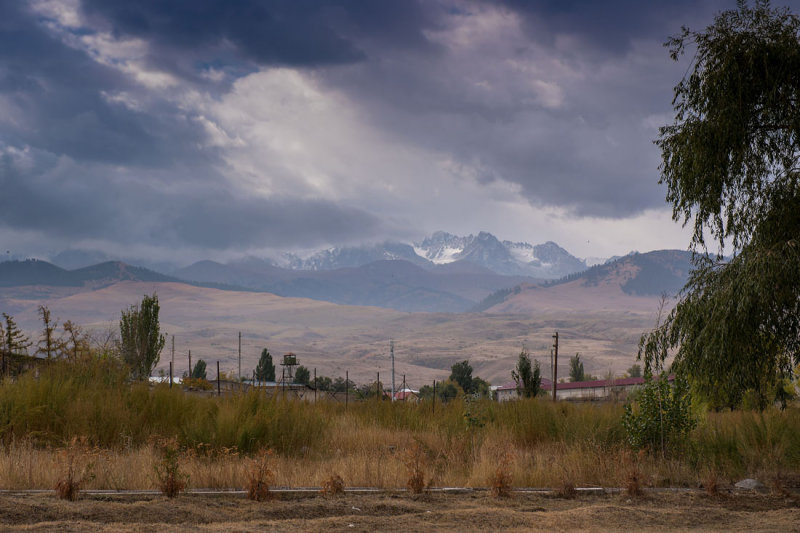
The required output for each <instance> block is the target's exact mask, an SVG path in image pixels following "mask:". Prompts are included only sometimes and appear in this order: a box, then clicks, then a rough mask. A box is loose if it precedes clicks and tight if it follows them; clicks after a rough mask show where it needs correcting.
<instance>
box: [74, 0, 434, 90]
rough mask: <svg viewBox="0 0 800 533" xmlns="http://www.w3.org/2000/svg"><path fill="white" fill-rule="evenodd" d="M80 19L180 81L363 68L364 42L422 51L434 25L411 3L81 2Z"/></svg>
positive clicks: (260, 0) (276, 0)
mask: <svg viewBox="0 0 800 533" xmlns="http://www.w3.org/2000/svg"><path fill="white" fill-rule="evenodd" d="M82 7H83V12H84V13H85V14H86V15H87V16H88V18H89V19H90V20H93V21H94V22H95V23H97V24H99V25H101V26H102V25H107V26H109V27H110V29H111V31H112V32H113V33H114V34H115V35H117V36H125V37H137V38H141V39H144V40H146V41H148V42H149V43H150V45H151V52H150V58H149V60H150V62H151V63H152V64H157V65H159V66H160V67H162V68H164V67H167V68H170V69H171V70H172V71H173V72H175V73H176V74H180V75H183V76H185V77H190V78H191V77H192V76H194V75H196V71H197V70H198V68H200V69H202V68H203V67H205V66H212V67H213V66H221V65H224V64H226V63H233V64H236V63H237V62H238V63H242V62H254V63H256V64H258V65H261V66H270V65H272V66H274V65H280V66H292V67H303V68H308V67H319V66H324V65H336V64H347V63H353V62H358V61H362V60H364V59H365V58H366V56H367V54H368V51H367V50H366V49H365V48H364V46H363V44H364V42H365V41H379V42H380V43H382V45H384V46H399V47H403V48H407V47H410V46H411V47H423V48H424V47H426V46H428V45H427V41H426V39H425V37H424V36H423V33H422V30H423V29H424V28H425V27H426V26H428V25H430V24H433V23H434V22H433V21H432V20H429V19H428V17H427V12H426V11H425V10H424V9H423V8H422V7H421V6H420V5H418V4H417V2H414V1H411V0H391V1H381V2H363V1H358V0H301V1H298V0H271V1H264V0H242V1H236V2H227V1H219V0H193V1H191V2H185V1H175V0H140V1H136V2H108V1H106V0H83V2H82Z"/></svg>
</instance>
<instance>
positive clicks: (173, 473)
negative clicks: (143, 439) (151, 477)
mask: <svg viewBox="0 0 800 533" xmlns="http://www.w3.org/2000/svg"><path fill="white" fill-rule="evenodd" d="M158 448H159V451H160V453H161V460H160V461H159V462H158V463H156V464H155V466H154V469H155V472H156V478H157V479H158V488H159V490H160V491H161V493H162V494H164V495H165V496H166V497H167V498H174V497H175V496H177V495H178V494H180V493H181V492H183V491H184V490H185V489H186V482H187V481H188V479H189V476H187V475H186V474H184V473H183V472H181V469H180V447H179V446H178V440H177V439H176V438H174V437H173V438H170V439H161V440H160V441H159V443H158Z"/></svg>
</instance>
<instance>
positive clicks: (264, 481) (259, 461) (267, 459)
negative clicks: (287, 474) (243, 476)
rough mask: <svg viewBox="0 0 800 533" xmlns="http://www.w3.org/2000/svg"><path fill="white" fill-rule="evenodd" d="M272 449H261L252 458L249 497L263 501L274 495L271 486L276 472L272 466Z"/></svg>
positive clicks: (248, 483)
mask: <svg viewBox="0 0 800 533" xmlns="http://www.w3.org/2000/svg"><path fill="white" fill-rule="evenodd" d="M272 455H273V454H272V450H264V449H262V450H260V451H259V452H258V455H256V457H254V458H253V459H251V460H250V471H249V473H248V480H247V497H248V498H249V499H251V500H255V501H257V502H261V501H264V500H269V499H271V498H272V495H271V494H270V492H269V486H270V484H271V483H272V480H273V479H274V478H275V472H273V471H272V469H271V468H270V463H271V462H272Z"/></svg>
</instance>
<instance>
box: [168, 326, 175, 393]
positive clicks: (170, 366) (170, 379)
mask: <svg viewBox="0 0 800 533" xmlns="http://www.w3.org/2000/svg"><path fill="white" fill-rule="evenodd" d="M172 338H173V339H174V338H175V337H172ZM169 388H170V389H171V388H172V361H170V362H169Z"/></svg>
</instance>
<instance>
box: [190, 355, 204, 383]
mask: <svg viewBox="0 0 800 533" xmlns="http://www.w3.org/2000/svg"><path fill="white" fill-rule="evenodd" d="M191 377H192V378H194V379H206V362H205V361H203V360H202V359H198V360H197V362H196V363H195V364H194V368H193V369H192V376H191Z"/></svg>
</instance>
